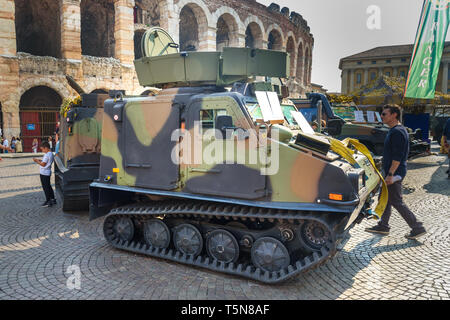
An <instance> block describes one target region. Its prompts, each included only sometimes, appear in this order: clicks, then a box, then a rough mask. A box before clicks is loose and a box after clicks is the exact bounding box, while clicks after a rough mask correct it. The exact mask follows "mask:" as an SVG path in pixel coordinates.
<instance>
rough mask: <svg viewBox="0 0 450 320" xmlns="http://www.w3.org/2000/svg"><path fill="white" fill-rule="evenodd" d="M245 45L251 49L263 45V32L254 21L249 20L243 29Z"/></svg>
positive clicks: (260, 47)
mask: <svg viewBox="0 0 450 320" xmlns="http://www.w3.org/2000/svg"><path fill="white" fill-rule="evenodd" d="M245 46H246V47H247V48H252V49H255V48H259V49H262V47H263V32H262V30H261V28H260V26H259V25H258V24H257V23H256V22H250V23H249V24H248V26H247V29H246V30H245Z"/></svg>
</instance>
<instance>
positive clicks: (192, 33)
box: [180, 6, 199, 51]
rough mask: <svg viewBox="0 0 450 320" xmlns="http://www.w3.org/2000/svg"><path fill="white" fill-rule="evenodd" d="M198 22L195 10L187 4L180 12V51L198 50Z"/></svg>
mask: <svg viewBox="0 0 450 320" xmlns="http://www.w3.org/2000/svg"><path fill="white" fill-rule="evenodd" d="M198 47H199V42H198V23H197V18H196V17H195V14H194V11H192V9H191V8H189V7H188V6H185V7H184V8H183V9H182V10H181V12H180V51H197V50H198Z"/></svg>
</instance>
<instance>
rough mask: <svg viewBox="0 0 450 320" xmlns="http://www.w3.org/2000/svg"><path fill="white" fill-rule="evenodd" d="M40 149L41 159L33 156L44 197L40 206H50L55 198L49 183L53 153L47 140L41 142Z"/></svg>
mask: <svg viewBox="0 0 450 320" xmlns="http://www.w3.org/2000/svg"><path fill="white" fill-rule="evenodd" d="M41 151H42V152H44V153H45V154H44V157H43V158H42V160H39V159H37V158H33V161H34V162H36V163H37V164H38V165H39V173H40V178H41V185H42V189H43V190H44V193H45V199H46V201H45V202H44V203H43V204H42V205H41V207H51V206H52V205H54V204H56V199H55V193H54V192H53V188H52V186H51V184H50V178H51V176H52V163H53V153H52V152H51V150H50V145H49V143H48V142H47V141H43V142H42V144H41Z"/></svg>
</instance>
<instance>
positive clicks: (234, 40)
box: [216, 13, 239, 51]
mask: <svg viewBox="0 0 450 320" xmlns="http://www.w3.org/2000/svg"><path fill="white" fill-rule="evenodd" d="M237 46H239V39H238V24H237V22H236V19H235V18H234V17H233V16H232V15H231V14H229V13H224V14H223V15H221V16H220V17H219V19H217V31H216V48H217V51H222V49H223V48H224V47H237Z"/></svg>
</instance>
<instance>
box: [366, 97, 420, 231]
mask: <svg viewBox="0 0 450 320" xmlns="http://www.w3.org/2000/svg"><path fill="white" fill-rule="evenodd" d="M381 117H382V120H383V123H384V124H387V125H388V126H389V128H390V130H389V132H388V134H387V136H386V139H385V141H384V150H383V170H384V173H385V176H386V178H385V180H386V184H387V186H388V191H389V198H388V203H387V206H386V209H385V211H384V213H383V215H382V217H381V219H380V221H379V222H378V225H376V226H374V227H372V228H366V231H367V232H370V233H378V234H383V235H387V234H389V230H390V227H389V219H390V217H391V213H392V207H394V208H395V209H397V211H398V212H399V213H400V215H401V216H402V218H403V219H404V220H405V221H406V223H408V225H409V227H410V228H411V232H410V233H409V234H407V235H405V237H406V238H407V239H416V238H418V237H420V236H422V235H424V234H425V233H426V230H425V228H424V227H423V225H422V223H421V222H420V221H418V220H417V218H416V216H415V215H414V213H412V212H411V210H409V208H408V207H407V206H406V204H405V203H404V202H403V197H402V182H403V179H404V178H405V176H406V172H407V168H406V161H407V159H408V153H409V136H408V131H407V130H406V128H405V127H403V126H402V125H401V123H400V118H401V109H400V107H399V106H397V105H386V106H385V107H384V109H383V113H382V114H381Z"/></svg>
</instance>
